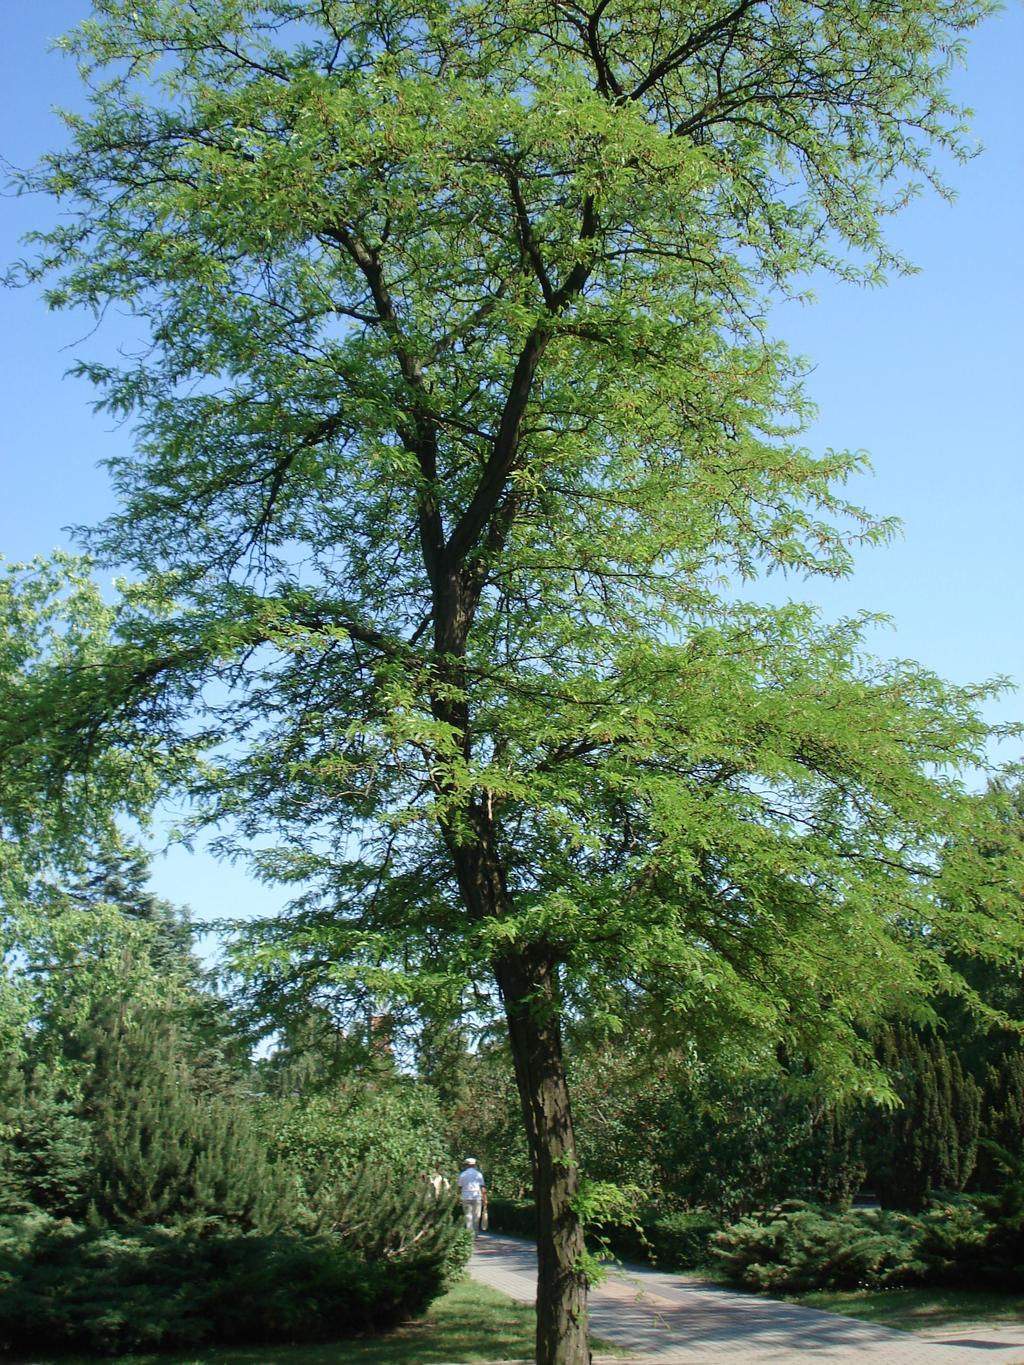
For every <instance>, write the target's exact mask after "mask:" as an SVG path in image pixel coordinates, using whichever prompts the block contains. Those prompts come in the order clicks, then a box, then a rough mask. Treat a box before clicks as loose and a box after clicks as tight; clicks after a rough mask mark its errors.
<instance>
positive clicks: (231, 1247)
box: [0, 1216, 442, 1354]
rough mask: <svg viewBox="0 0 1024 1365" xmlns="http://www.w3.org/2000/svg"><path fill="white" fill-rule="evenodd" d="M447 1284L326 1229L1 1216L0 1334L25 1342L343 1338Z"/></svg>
mask: <svg viewBox="0 0 1024 1365" xmlns="http://www.w3.org/2000/svg"><path fill="white" fill-rule="evenodd" d="M441 1283H442V1274H441V1270H440V1268H439V1266H438V1263H437V1261H436V1258H434V1257H433V1256H432V1254H430V1253H427V1254H425V1255H423V1256H420V1255H419V1254H418V1253H417V1251H416V1250H415V1249H413V1250H412V1251H411V1252H410V1253H409V1254H407V1255H405V1256H402V1257H398V1258H393V1259H384V1260H379V1261H374V1262H368V1261H366V1260H364V1259H362V1258H361V1257H360V1256H358V1255H357V1254H356V1253H354V1252H353V1251H351V1250H350V1249H348V1248H347V1247H346V1246H345V1245H344V1244H343V1243H340V1242H338V1241H337V1240H336V1239H333V1238H327V1237H299V1236H295V1235H286V1234H277V1235H275V1236H270V1237H256V1236H242V1235H239V1234H237V1233H235V1234H231V1233H215V1234H208V1235H205V1236H196V1235H195V1234H190V1233H184V1232H172V1231H170V1230H167V1229H149V1230H139V1231H128V1230H119V1231H113V1230H95V1229H92V1230H86V1229H83V1228H79V1227H75V1226H74V1225H71V1224H57V1223H54V1222H53V1221H51V1220H49V1219H45V1218H40V1217H38V1216H36V1217H35V1218H32V1219H7V1220H3V1221H2V1222H0V1285H2V1286H3V1291H4V1292H3V1294H2V1295H0V1336H2V1338H3V1339H4V1341H5V1342H7V1343H9V1344H10V1345H11V1346H13V1347H15V1348H22V1349H24V1348H32V1349H33V1350H39V1349H43V1348H56V1349H68V1348H71V1347H74V1348H77V1349H79V1350H87V1351H91V1352H98V1353H111V1354H117V1353H121V1352H124V1351H128V1350H153V1349H158V1348H164V1347H171V1346H188V1347H197V1346H201V1345H205V1344H207V1343H218V1344H223V1345H232V1344H244V1343H253V1344H260V1345H263V1344H266V1343H270V1342H277V1341H284V1342H288V1341H315V1340H330V1339H337V1338H341V1337H345V1336H352V1335H355V1334H357V1333H360V1332H365V1331H368V1330H370V1329H373V1328H377V1327H382V1326H386V1325H388V1324H390V1323H394V1322H396V1321H399V1320H401V1319H402V1318H404V1317H407V1316H411V1315H414V1314H418V1313H421V1312H422V1311H423V1310H424V1309H425V1308H426V1306H427V1304H428V1303H429V1302H430V1301H431V1300H432V1299H433V1298H435V1297H436V1296H437V1294H438V1293H439V1292H440V1290H441Z"/></svg>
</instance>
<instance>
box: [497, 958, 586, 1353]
mask: <svg viewBox="0 0 1024 1365" xmlns="http://www.w3.org/2000/svg"><path fill="white" fill-rule="evenodd" d="M494 971H495V976H496V977H497V981H498V985H499V986H500V987H501V993H502V998H503V1000H504V1003H505V1014H506V1016H507V1018H508V1028H509V1040H510V1042H511V1045H512V1059H513V1062H514V1064H515V1071H516V1082H517V1084H518V1087H519V1098H520V1100H521V1102H522V1106H523V1117H524V1120H525V1123H526V1135H527V1139H528V1141H529V1145H530V1160H531V1164H532V1166H533V1194H534V1200H535V1202H536V1206H537V1356H536V1359H537V1365H588V1362H589V1361H590V1348H589V1346H588V1342H587V1285H586V1280H585V1278H584V1275H583V1272H582V1268H581V1257H582V1255H583V1249H584V1244H583V1228H582V1226H581V1224H580V1221H579V1218H578V1217H577V1216H576V1213H575V1211H574V1210H573V1208H572V1200H573V1196H574V1195H575V1194H576V1191H577V1188H578V1185H579V1170H578V1167H577V1164H576V1147H575V1142H574V1140H573V1129H572V1113H571V1110H570V1108H569V1087H568V1084H567V1082H566V1076H565V1063H564V1060H563V1057H562V1034H561V1024H560V1021H559V1016H558V991H557V982H556V978H555V970H554V967H553V964H552V963H551V961H550V960H549V958H548V957H547V956H546V955H545V954H544V953H543V952H542V951H541V950H537V949H525V950H522V951H520V952H514V951H513V952H510V953H509V954H507V955H505V956H503V957H502V958H500V959H499V960H498V961H496V962H495V964H494Z"/></svg>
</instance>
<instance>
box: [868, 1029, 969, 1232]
mask: <svg viewBox="0 0 1024 1365" xmlns="http://www.w3.org/2000/svg"><path fill="white" fill-rule="evenodd" d="M876 1046H877V1049H878V1055H879V1060H880V1061H881V1063H882V1065H883V1066H884V1067H885V1070H886V1072H887V1074H888V1075H889V1077H890V1079H891V1081H892V1084H893V1089H894V1091H895V1094H896V1095H897V1097H898V1098H899V1100H900V1102H901V1106H900V1107H899V1108H897V1109H894V1110H888V1111H882V1112H877V1111H876V1112H873V1113H871V1114H870V1116H869V1118H868V1119H867V1135H866V1140H865V1152H866V1158H867V1168H868V1169H867V1181H868V1184H869V1186H872V1187H873V1188H874V1190H875V1192H876V1193H877V1194H878V1197H879V1199H880V1200H881V1201H882V1203H883V1204H884V1205H885V1206H887V1207H892V1208H904V1209H919V1208H921V1206H922V1205H923V1204H924V1203H925V1202H926V1200H927V1199H928V1198H929V1197H930V1196H931V1195H933V1194H936V1193H939V1192H942V1191H945V1192H953V1191H958V1190H962V1189H963V1188H964V1186H965V1185H966V1183H967V1181H968V1179H969V1178H970V1175H971V1172H972V1171H973V1169H974V1163H975V1159H976V1156H977V1148H978V1136H979V1131H980V1122H981V1092H980V1090H979V1087H978V1085H977V1084H976V1082H975V1081H974V1079H973V1077H971V1076H969V1075H967V1074H965V1072H964V1069H963V1066H962V1065H961V1062H960V1059H959V1057H957V1055H956V1054H955V1052H951V1051H950V1050H949V1049H948V1048H947V1046H946V1044H945V1042H944V1040H943V1039H942V1038H941V1037H940V1036H939V1035H938V1034H937V1033H935V1032H934V1031H932V1030H927V1031H926V1030H922V1029H918V1028H915V1027H914V1026H913V1025H912V1024H909V1023H905V1022H895V1023H889V1024H887V1025H885V1026H883V1027H882V1029H881V1030H880V1031H879V1034H878V1039H877V1044H876Z"/></svg>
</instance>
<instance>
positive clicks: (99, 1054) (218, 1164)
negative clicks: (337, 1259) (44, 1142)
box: [85, 1010, 298, 1231]
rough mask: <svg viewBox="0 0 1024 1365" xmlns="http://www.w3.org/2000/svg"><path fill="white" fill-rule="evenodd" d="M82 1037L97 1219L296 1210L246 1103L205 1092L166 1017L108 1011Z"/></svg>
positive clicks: (210, 1217)
mask: <svg viewBox="0 0 1024 1365" xmlns="http://www.w3.org/2000/svg"><path fill="white" fill-rule="evenodd" d="M85 1041H86V1044H87V1046H88V1047H89V1050H90V1051H91V1054H92V1071H91V1074H90V1077H89V1081H88V1085H87V1088H86V1095H85V1112H86V1113H87V1114H88V1116H89V1118H90V1121H91V1123H92V1128H93V1142H94V1168H93V1183H92V1203H93V1207H94V1208H95V1211H96V1214H97V1216H98V1217H99V1218H100V1219H102V1220H103V1221H105V1222H108V1223H111V1224H115V1225H117V1224H132V1223H141V1224H153V1225H161V1224H168V1223H176V1222H186V1223H200V1224H201V1223H203V1222H206V1221H215V1222H217V1221H223V1222H225V1223H227V1224H230V1225H232V1226H235V1227H238V1228H241V1229H243V1230H246V1231H248V1230H254V1231H271V1230H274V1229H275V1228H278V1227H281V1226H282V1225H284V1224H285V1223H286V1222H287V1221H288V1218H289V1214H291V1215H292V1217H294V1216H295V1208H296V1206H297V1202H298V1201H297V1197H296V1191H295V1190H294V1185H293V1182H292V1181H291V1180H290V1179H289V1175H288V1173H287V1171H286V1170H285V1169H284V1168H283V1167H280V1166H278V1165H275V1164H274V1163H273V1162H272V1161H271V1160H270V1158H269V1155H268V1152H267V1149H266V1147H265V1146H264V1145H263V1142H262V1141H261V1139H260V1137H259V1136H258V1132H257V1128H256V1124H255V1122H254V1119H253V1116H252V1113H251V1106H250V1107H243V1105H242V1104H241V1103H239V1102H238V1101H237V1100H236V1101H233V1100H232V1099H231V1098H230V1097H228V1096H224V1095H219V1094H216V1093H212V1094H211V1093H209V1092H204V1089H203V1087H202V1084H201V1076H198V1075H197V1073H196V1069H195V1066H194V1063H193V1062H192V1061H191V1059H190V1057H189V1055H188V1049H187V1045H185V1044H184V1043H183V1040H182V1038H181V1036H180V1034H179V1033H178V1031H177V1030H176V1029H175V1027H174V1023H173V1021H172V1020H169V1019H167V1018H166V1017H163V1016H159V1015H154V1014H152V1013H147V1012H145V1011H129V1010H125V1011H121V1012H113V1011H104V1012H102V1013H100V1014H99V1015H98V1017H97V1018H96V1019H94V1020H93V1022H92V1027H91V1029H90V1030H89V1033H88V1034H87V1036H86V1039H85Z"/></svg>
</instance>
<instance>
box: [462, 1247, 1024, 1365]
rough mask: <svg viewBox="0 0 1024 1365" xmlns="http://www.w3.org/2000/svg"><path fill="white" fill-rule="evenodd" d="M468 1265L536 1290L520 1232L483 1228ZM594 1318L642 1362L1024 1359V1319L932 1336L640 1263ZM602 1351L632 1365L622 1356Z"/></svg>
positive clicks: (884, 1364)
mask: <svg viewBox="0 0 1024 1365" xmlns="http://www.w3.org/2000/svg"><path fill="white" fill-rule="evenodd" d="M469 1273H470V1274H471V1275H472V1276H473V1278H474V1279H477V1280H481V1281H483V1283H485V1284H489V1285H491V1286H493V1287H494V1288H495V1289H499V1290H501V1292H502V1293H503V1294H507V1295H508V1296H509V1297H510V1298H513V1299H519V1300H520V1301H522V1302H525V1303H532V1302H533V1301H534V1299H535V1297H536V1283H537V1272H536V1258H535V1253H534V1248H533V1244H532V1243H531V1242H528V1241H525V1240H522V1239H520V1238H515V1237H504V1236H500V1235H490V1234H485V1235H482V1236H481V1237H479V1238H478V1239H477V1244H476V1250H475V1251H474V1253H473V1259H472V1260H471V1261H470V1264H469ZM590 1326H591V1330H592V1331H593V1334H594V1336H595V1337H600V1338H602V1339H603V1340H605V1341H608V1342H611V1343H612V1344H613V1345H615V1346H618V1347H622V1348H624V1349H625V1350H627V1351H629V1352H632V1353H635V1359H636V1360H637V1362H643V1365H655V1362H656V1365H697V1362H706V1361H708V1360H711V1359H720V1360H723V1361H725V1360H727V1361H728V1362H729V1365H799V1363H800V1362H803V1363H804V1365H818V1363H819V1362H821V1365H847V1362H853V1361H858V1362H859V1361H864V1362H875V1365H982V1363H983V1362H993V1365H1024V1323H1021V1324H1020V1327H1019V1328H1010V1329H1007V1328H1005V1327H1003V1328H997V1329H994V1330H992V1331H989V1330H988V1329H985V1328H981V1329H978V1330H977V1331H976V1332H972V1333H971V1334H970V1335H969V1336H967V1337H962V1336H957V1334H956V1333H951V1334H949V1335H948V1336H944V1337H941V1338H938V1339H937V1338H935V1337H930V1338H928V1339H924V1338H921V1337H917V1336H911V1335H910V1334H909V1333H907V1332H896V1331H893V1330H892V1329H891V1328H888V1327H876V1326H875V1325H874V1324H872V1323H868V1322H858V1321H856V1320H855V1319H853V1318H844V1317H840V1316H838V1315H837V1314H835V1313H822V1312H819V1311H818V1310H817V1309H814V1308H801V1307H799V1306H798V1305H796V1304H791V1303H780V1302H778V1301H777V1300H774V1299H762V1298H759V1297H755V1296H754V1295H752V1294H743V1293H740V1292H738V1291H737V1290H732V1289H722V1288H720V1287H719V1286H718V1285H710V1284H707V1283H704V1282H702V1281H700V1280H696V1279H692V1278H690V1277H688V1276H686V1275H666V1274H662V1273H661V1272H660V1271H656V1270H650V1269H642V1268H639V1267H629V1268H628V1269H625V1270H618V1271H613V1272H612V1274H611V1275H609V1277H608V1279H607V1280H606V1281H605V1283H604V1284H603V1285H602V1286H601V1287H600V1288H598V1289H595V1290H593V1291H592V1292H591V1295H590ZM604 1360H606V1361H607V1362H608V1365H612V1361H613V1360H614V1361H616V1362H617V1365H627V1362H626V1361H625V1360H623V1359H622V1357H611V1356H606V1357H604Z"/></svg>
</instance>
